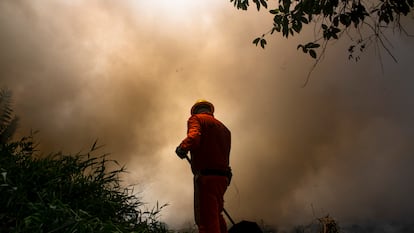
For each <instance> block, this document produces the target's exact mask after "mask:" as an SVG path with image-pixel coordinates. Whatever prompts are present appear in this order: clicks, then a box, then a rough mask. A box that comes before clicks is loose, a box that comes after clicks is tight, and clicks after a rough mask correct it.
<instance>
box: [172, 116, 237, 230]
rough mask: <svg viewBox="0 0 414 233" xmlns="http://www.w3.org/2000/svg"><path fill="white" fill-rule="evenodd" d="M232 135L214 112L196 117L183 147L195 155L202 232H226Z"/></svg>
mask: <svg viewBox="0 0 414 233" xmlns="http://www.w3.org/2000/svg"><path fill="white" fill-rule="evenodd" d="M230 146H231V133H230V131H229V130H228V129H227V127H226V126H225V125H224V124H223V123H221V122H220V121H219V120H217V119H216V118H214V116H213V114H212V113H200V114H193V115H192V116H191V117H190V118H189V119H188V130H187V137H186V138H185V139H184V140H183V141H182V142H181V144H180V147H181V148H182V149H184V150H187V151H190V153H191V169H192V172H193V174H194V215H195V220H196V224H197V226H198V230H199V233H226V232H227V226H226V223H225V221H224V218H223V215H222V214H221V212H222V211H223V206H224V198H223V196H224V193H225V192H226V189H227V186H228V184H229V177H228V176H227V174H228V172H229V171H230V166H229V156H230Z"/></svg>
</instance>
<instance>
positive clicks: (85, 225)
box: [0, 90, 168, 233]
mask: <svg viewBox="0 0 414 233" xmlns="http://www.w3.org/2000/svg"><path fill="white" fill-rule="evenodd" d="M0 97H1V101H0V103H1V110H2V112H1V118H0V120H1V131H0V132H1V136H2V137H1V138H2V140H1V141H0V174H1V175H0V232H16V233H17V232H18V233H24V232H49V233H52V232H79V233H82V232H85V233H86V232H88V233H90V232H128V233H129V232H138V233H139V232H145V233H165V232H168V230H167V229H166V227H165V226H164V224H162V223H161V222H159V221H158V216H159V214H160V211H161V210H162V208H164V207H165V206H166V205H162V206H159V205H158V204H157V205H156V207H154V208H153V209H151V210H142V208H143V207H144V205H143V203H142V202H141V201H140V199H139V198H138V197H137V196H136V195H135V193H134V190H133V188H132V187H123V186H121V180H120V175H121V174H122V173H124V172H125V169H124V167H120V166H119V164H118V163H117V161H115V160H110V159H108V154H103V155H99V156H95V153H96V151H97V149H98V147H97V146H96V145H97V142H96V141H95V143H94V144H93V146H92V148H91V149H90V151H89V152H87V153H85V154H81V153H79V154H75V155H64V154H62V153H55V154H51V155H49V156H38V155H36V154H35V153H36V152H37V151H36V150H35V147H36V146H35V143H34V140H33V133H31V134H30V135H29V136H27V137H24V138H22V139H21V140H19V141H11V140H9V139H10V138H11V137H12V135H13V132H14V131H15V126H16V122H17V118H16V117H13V116H12V112H13V111H12V109H11V107H10V99H11V94H10V92H8V91H4V90H2V91H1V92H0ZM113 167H118V169H116V168H115V169H112V168H113Z"/></svg>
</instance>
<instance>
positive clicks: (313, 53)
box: [309, 49, 316, 59]
mask: <svg viewBox="0 0 414 233" xmlns="http://www.w3.org/2000/svg"><path fill="white" fill-rule="evenodd" d="M309 55H310V56H311V57H312V58H314V59H316V52H315V50H313V49H311V50H309Z"/></svg>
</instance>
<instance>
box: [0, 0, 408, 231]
mask: <svg viewBox="0 0 414 233" xmlns="http://www.w3.org/2000/svg"><path fill="white" fill-rule="evenodd" d="M144 2H145V3H144ZM271 20H272V19H271V17H270V16H269V15H268V14H267V13H266V11H262V12H256V11H255V10H254V9H253V8H252V9H251V10H249V11H247V12H241V11H237V10H236V9H234V8H233V6H232V4H231V3H229V2H226V1H221V0H220V1H218V0H217V1H208V2H207V1H204V2H198V1H197V2H196V1H194V2H193V3H189V2H188V1H187V2H186V1H178V0H177V1H142V2H141V1H122V2H119V1H110V0H106V1H81V0H78V1H64V0H48V1H42V2H35V1H24V0H13V1H1V2H0V51H2V52H1V53H0V77H1V82H0V87H7V88H9V89H10V90H12V92H13V99H14V106H15V107H14V109H15V112H16V114H17V115H19V117H20V118H21V121H20V128H19V132H18V133H19V134H20V135H27V134H28V133H29V132H30V130H31V129H33V130H39V133H38V134H36V136H35V138H36V140H37V141H38V142H39V143H40V145H39V147H40V149H41V151H42V152H43V153H45V154H47V153H51V152H56V151H64V152H67V153H76V152H78V151H87V150H88V148H89V147H90V146H91V145H92V144H93V142H94V141H95V140H96V139H98V142H100V143H101V144H104V145H105V146H104V147H103V149H102V150H103V152H104V153H106V152H109V153H111V158H113V159H116V160H118V161H119V162H120V163H121V164H125V165H126V168H127V170H128V171H129V173H128V174H127V175H126V177H125V180H126V182H127V183H128V184H134V185H138V186H139V189H142V193H141V194H140V195H142V197H143V201H146V202H148V203H155V202H156V201H159V203H161V204H162V203H168V204H169V206H168V207H166V209H164V210H163V211H162V213H161V214H162V216H161V220H162V221H165V222H166V223H167V224H169V225H170V226H172V227H183V226H185V225H186V224H192V222H193V217H192V195H193V194H192V176H191V174H190V170H189V167H188V165H187V164H186V162H185V161H181V160H179V159H178V158H177V157H176V156H175V154H174V150H175V147H176V146H177V145H178V143H179V142H180V141H181V140H182V139H183V138H184V137H185V132H186V120H187V118H188V117H189V110H190V107H191V105H192V104H193V102H194V101H195V100H197V99H199V98H206V99H208V100H210V101H212V102H213V103H214V104H215V107H216V117H217V118H218V119H220V120H221V121H222V122H224V123H225V124H226V125H227V126H228V127H229V128H230V130H231V131H232V138H233V144H232V152H231V163H232V164H231V165H232V167H233V171H234V179H233V183H232V185H231V186H230V187H229V189H228V192H227V194H226V203H225V205H226V209H227V210H228V211H229V212H230V214H231V215H232V217H233V219H234V220H236V221H241V220H243V219H247V220H251V221H258V222H259V221H263V222H264V223H266V224H269V225H280V226H289V225H292V224H303V223H307V222H309V221H311V220H312V219H314V218H315V217H321V216H322V215H325V214H327V213H329V214H331V215H332V216H334V217H335V218H336V219H338V220H339V221H340V223H343V224H352V223H361V224H362V223H366V222H374V223H381V224H382V223H389V222H401V223H403V224H407V223H412V222H410V221H412V219H411V218H410V216H413V215H414V204H413V203H414V202H412V194H413V193H414V188H413V186H412V185H410V183H411V182H410V178H411V177H413V175H414V170H413V169H412V165H413V164H414V156H413V152H414V146H413V144H412V138H414V123H413V119H414V110H413V109H414V92H412V87H413V84H414V79H412V68H411V61H412V60H413V59H414V55H413V53H409V52H407V51H413V49H414V43H413V40H412V39H410V38H406V37H404V36H402V37H399V36H397V37H394V36H392V35H390V38H392V46H393V47H392V50H391V51H392V52H393V55H394V56H395V57H396V58H397V59H398V63H395V62H393V60H392V59H391V57H390V56H388V55H387V54H386V52H385V51H384V50H380V49H376V48H370V49H369V50H367V52H366V53H364V54H363V55H362V58H361V60H360V61H359V62H357V63H354V62H352V61H349V60H347V55H348V54H347V53H346V48H347V46H348V45H349V44H348V42H347V41H341V42H337V43H336V44H333V45H332V46H331V47H329V48H328V50H327V53H326V55H325V57H324V59H323V60H322V61H321V63H320V64H319V65H318V66H317V67H316V69H315V70H314V72H313V73H312V76H311V78H310V81H309V83H308V85H307V86H306V87H304V88H303V87H302V85H303V83H304V82H305V81H306V76H307V74H308V72H309V70H310V69H311V67H312V65H313V61H312V60H311V59H310V58H308V57H306V56H304V55H303V54H302V53H301V52H300V51H299V52H298V51H297V50H296V46H297V44H298V43H303V42H304V41H307V39H309V38H311V37H309V36H307V35H311V34H312V33H311V32H309V33H306V32H305V35H304V36H300V37H294V38H291V39H289V40H286V39H282V38H281V36H279V35H276V36H273V37H270V38H269V39H268V43H269V45H268V47H267V48H266V49H265V50H263V49H261V48H257V47H255V46H254V45H253V44H252V43H251V41H252V40H253V39H254V38H255V37H256V36H258V35H261V34H262V33H263V32H265V31H267V29H268V28H269V27H270V26H271V22H272V21H271ZM405 23H406V24H407V25H411V26H412V24H413V22H412V20H411V19H408V21H407V22H405ZM407 28H409V29H411V28H412V27H407ZM411 33H413V32H411ZM380 56H381V58H382V60H380V59H379V57H380ZM381 61H382V63H381ZM382 66H383V67H384V69H383V71H381V67H382Z"/></svg>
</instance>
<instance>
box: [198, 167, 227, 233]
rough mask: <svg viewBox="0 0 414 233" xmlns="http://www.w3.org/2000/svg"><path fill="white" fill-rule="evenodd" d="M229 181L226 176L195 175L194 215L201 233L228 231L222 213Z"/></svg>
mask: <svg viewBox="0 0 414 233" xmlns="http://www.w3.org/2000/svg"><path fill="white" fill-rule="evenodd" d="M227 182H228V179H227V177H225V176H198V175H197V176H194V217H195V221H196V224H197V227H198V232H199V233H227V225H226V222H225V220H224V217H223V215H222V211H223V208H224V193H225V192H226V190H227V185H228V183H227Z"/></svg>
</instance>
